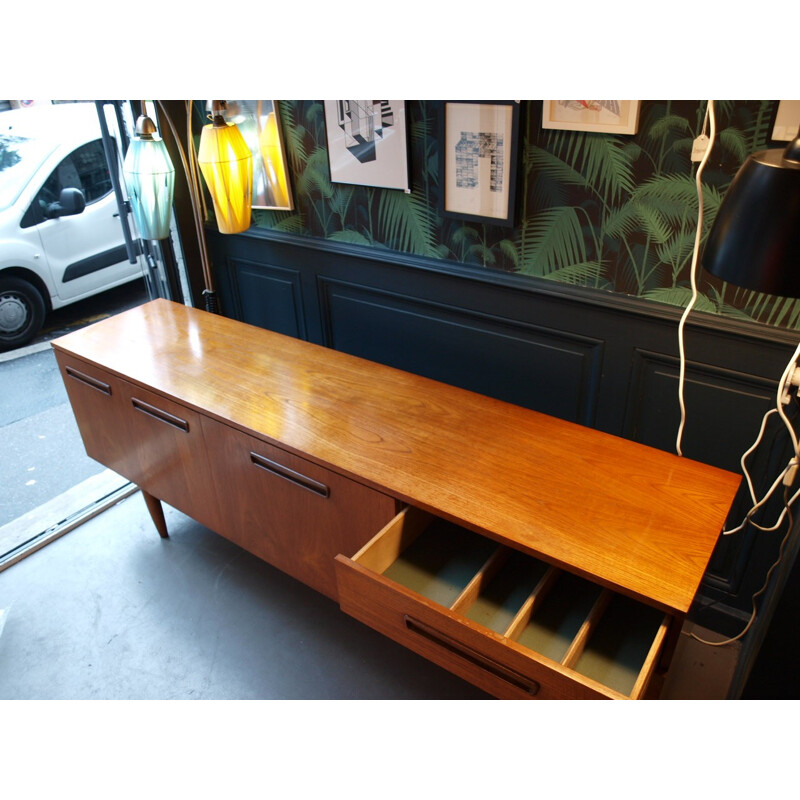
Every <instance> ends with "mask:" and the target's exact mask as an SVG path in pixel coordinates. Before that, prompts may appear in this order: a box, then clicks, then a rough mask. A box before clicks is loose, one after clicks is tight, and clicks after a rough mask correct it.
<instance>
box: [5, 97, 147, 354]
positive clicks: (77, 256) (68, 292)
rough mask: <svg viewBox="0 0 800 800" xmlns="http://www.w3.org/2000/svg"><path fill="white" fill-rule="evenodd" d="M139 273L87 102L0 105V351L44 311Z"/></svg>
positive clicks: (23, 335) (18, 341)
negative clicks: (130, 254)
mask: <svg viewBox="0 0 800 800" xmlns="http://www.w3.org/2000/svg"><path fill="white" fill-rule="evenodd" d="M111 130H112V131H113V128H112V129H111ZM134 236H135V235H134ZM142 274H143V270H142V259H141V257H139V258H138V259H137V263H135V264H131V263H130V261H129V259H128V254H127V251H126V249H125V240H124V237H123V232H122V225H121V223H120V218H119V211H118V208H117V203H116V198H115V195H114V191H113V187H112V184H111V177H110V175H109V172H108V166H107V162H106V157H105V152H104V150H103V142H102V139H101V132H100V123H99V121H98V117H97V110H96V107H95V104H94V103H75V104H57V105H51V106H44V107H35V108H29V109H15V110H11V111H2V112H0V350H1V349H8V348H10V347H18V346H19V345H22V344H25V343H26V342H28V341H30V340H31V339H32V338H33V337H34V336H35V334H36V333H37V331H38V330H39V329H40V328H41V326H42V323H43V321H44V318H45V316H46V314H47V313H48V312H50V311H52V310H54V309H57V308H61V307H63V306H66V305H68V304H70V303H74V302H76V301H78V300H83V299H84V298H86V297H90V296H91V295H94V294H98V293H99V292H103V291H106V290H107V289H112V288H114V287H115V286H120V285H121V284H123V283H127V282H128V281H132V280H134V279H136V278H141V277H142Z"/></svg>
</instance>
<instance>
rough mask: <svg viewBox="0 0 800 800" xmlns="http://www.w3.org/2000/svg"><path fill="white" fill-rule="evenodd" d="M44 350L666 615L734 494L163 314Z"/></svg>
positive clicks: (292, 344) (404, 383)
mask: <svg viewBox="0 0 800 800" xmlns="http://www.w3.org/2000/svg"><path fill="white" fill-rule="evenodd" d="M53 347H54V348H56V350H59V349H60V350H64V351H67V352H70V353H73V354H74V355H76V356H78V357H79V358H81V359H85V360H86V361H88V362H90V363H95V364H97V365H100V366H102V367H103V368H105V369H106V370H108V371H110V372H112V373H114V374H116V375H119V376H121V377H125V378H126V379H127V380H130V381H132V382H133V383H137V384H141V385H143V386H147V387H150V388H152V389H153V390H154V391H156V392H159V393H162V394H164V395H166V396H168V397H172V398H174V399H175V400H177V401H178V402H179V403H181V404H184V405H186V406H188V407H190V408H193V409H196V410H198V411H201V412H202V413H204V414H207V415H208V416H210V417H212V418H215V419H217V420H219V421H221V422H225V423H226V424H230V425H232V426H234V427H236V428H238V429H240V430H242V431H244V432H246V433H252V434H254V435H257V436H259V437H261V438H263V439H265V440H267V441H272V442H274V443H276V444H278V445H280V446H281V447H282V448H284V449H286V450H289V451H291V452H295V453H297V454H299V455H302V456H304V457H305V458H307V459H309V460H311V461H313V462H316V463H318V464H320V465H321V466H324V467H326V468H330V469H333V470H334V471H336V472H339V473H341V474H344V475H346V476H348V477H351V478H354V479H356V480H358V481H360V482H362V483H364V484H366V485H367V486H371V487H373V488H376V489H378V490H380V491H382V492H384V493H386V494H389V495H391V496H393V497H396V498H398V499H400V500H402V501H404V502H408V503H410V504H412V505H415V506H418V507H420V508H422V509H424V510H427V511H430V512H431V513H434V514H437V515H439V516H441V517H444V518H445V519H450V520H452V521H455V522H459V523H460V524H462V525H464V526H465V527H467V528H469V529H471V530H474V531H477V532H479V533H484V534H486V535H488V536H490V537H492V538H494V539H496V540H498V541H501V542H505V543H509V544H511V545H512V546H513V547H516V548H517V549H520V550H522V551H525V552H529V553H531V554H534V555H538V556H540V557H542V558H543V559H544V560H546V561H548V562H550V563H552V564H555V565H557V566H562V567H564V568H566V569H568V570H570V571H572V572H575V573H577V574H580V575H583V576H585V577H588V578H591V579H593V580H595V581H597V582H599V583H601V584H603V585H605V586H609V587H612V588H615V589H617V590H618V591H622V592H623V593H626V594H629V595H631V596H634V597H638V598H642V599H645V600H647V601H648V602H650V603H651V604H654V605H657V606H659V607H662V608H664V609H667V610H672V611H677V612H679V613H685V612H686V611H687V610H688V608H689V605H690V604H691V601H692V598H693V597H694V595H695V592H696V591H697V587H698V585H699V582H700V580H701V578H702V575H703V573H704V571H705V569H706V567H707V565H708V561H709V558H710V556H711V553H712V551H713V548H714V545H715V543H716V541H717V538H718V535H719V533H720V531H721V529H722V526H723V524H724V522H725V517H726V515H727V513H728V510H729V508H730V505H731V502H732V500H733V497H734V495H735V492H736V490H737V488H738V485H739V482H740V477H739V476H737V475H734V474H733V473H730V472H726V471H723V470H720V469H717V468H714V467H711V466H707V465H704V464H701V463H698V462H694V461H690V460H688V459H686V458H680V457H678V456H677V455H673V454H671V453H665V452H662V451H660V450H656V449H654V448H650V447H646V446H643V445H640V444H637V443H634V442H631V441H628V440H625V439H621V438H618V437H615V436H611V435H608V434H605V433H601V432H599V431H596V430H592V429H589V428H585V427H582V426H579V425H575V424H573V423H569V422H565V421H562V420H559V419H555V418H552V417H548V416H545V415H543V414H539V413H537V412H534V411H530V410H527V409H523V408H520V407H517V406H514V405H511V404H508V403H505V402H502V401H499V400H494V399H491V398H488V397H484V396H481V395H477V394H474V393H471V392H468V391H465V390H462V389H459V388H456V387H452V386H448V385H445V384H442V383H438V382H436V381H432V380H429V379H426V378H422V377H419V376H416V375H412V374H409V373H406V372H402V371H400V370H396V369H393V368H390V367H386V366H383V365H379V364H375V363H372V362H368V361H365V360H363V359H359V358H355V357H353V356H349V355H347V354H344V353H340V352H338V351H335V350H332V349H329V348H325V347H321V346H318V345H313V344H310V343H308V342H304V341H301V340H297V339H293V338H291V337H286V336H282V335H280V334H276V333H272V332H269V331H266V330H262V329H260V328H255V327H253V326H248V325H245V324H243V323H240V322H237V321H234V320H230V319H227V318H225V317H221V316H217V315H212V314H208V313H206V312H203V311H198V310H196V309H191V308H187V307H185V306H182V305H179V304H176V303H172V302H169V301H166V300H155V301H152V302H150V303H147V304H145V305H143V306H140V307H138V308H135V309H132V310H130V311H126V312H124V313H122V314H119V315H118V316H116V317H113V318H110V319H107V320H103V321H101V322H98V323H96V324H95V325H93V326H90V327H88V328H84V329H82V330H79V331H76V332H74V333H71V334H68V335H67V336H65V337H62V338H60V339H57V340H55V341H54V342H53ZM345 555H352V554H350V553H348V554H345Z"/></svg>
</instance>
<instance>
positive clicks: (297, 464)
mask: <svg viewBox="0 0 800 800" xmlns="http://www.w3.org/2000/svg"><path fill="white" fill-rule="evenodd" d="M202 424H203V434H204V437H205V440H206V444H207V447H208V451H209V455H210V458H211V459H212V460H213V462H214V470H215V474H216V475H217V476H218V494H219V501H220V506H221V509H222V513H223V520H222V522H221V524H220V527H219V528H218V529H217V531H218V533H221V534H222V535H223V536H225V537H227V538H228V539H230V540H231V541H234V542H236V543H237V544H238V545H240V546H241V547H243V548H245V549H246V550H248V551H249V552H251V553H253V554H255V555H257V556H258V557H259V558H262V559H264V560H265V561H268V562H269V563H270V564H272V565H273V566H276V567H278V569H280V570H282V571H284V572H286V573H288V574H289V575H291V576H292V577H294V578H297V579H298V580H301V581H303V582H304V583H306V584H307V585H309V586H311V587H313V588H314V589H316V590H317V591H319V592H322V593H324V594H326V595H328V596H329V597H331V598H334V599H335V598H336V596H337V595H336V577H335V573H334V558H335V556H336V555H337V554H338V553H341V552H348V551H349V552H353V551H354V550H356V549H358V548H359V547H361V546H362V545H363V544H364V543H365V542H367V541H369V539H370V538H371V537H372V536H373V535H374V533H375V531H376V530H377V529H379V528H381V527H382V526H383V525H385V524H386V522H387V521H388V520H390V519H392V517H394V515H395V514H396V512H397V503H396V501H395V500H394V499H393V498H390V497H388V496H387V495H384V494H381V493H380V492H377V491H375V490H373V489H370V488H368V487H366V486H364V485H362V484H360V483H357V482H356V481H352V480H350V479H349V478H346V477H344V476H342V475H339V474H338V473H336V472H333V471H332V470H329V469H326V468H324V467H321V466H319V465H318V464H314V463H313V462H311V461H308V460H307V459H304V458H301V457H300V456H297V455H294V454H293V453H289V452H287V451H285V450H282V449H281V448H279V447H275V446H274V445H272V444H269V443H268V442H265V441H263V440H261V439H257V438H255V437H252V436H248V435H246V434H244V433H242V432H241V431H237V430H235V429H233V428H231V427H229V426H227V425H223V424H222V423H219V422H217V421H215V420H212V419H209V418H207V417H204V418H203V423H202Z"/></svg>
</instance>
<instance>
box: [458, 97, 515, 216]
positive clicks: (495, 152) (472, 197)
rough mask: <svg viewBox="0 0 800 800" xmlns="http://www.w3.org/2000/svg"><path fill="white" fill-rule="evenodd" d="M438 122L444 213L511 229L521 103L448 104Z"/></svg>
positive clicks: (469, 102) (468, 102)
mask: <svg viewBox="0 0 800 800" xmlns="http://www.w3.org/2000/svg"><path fill="white" fill-rule="evenodd" d="M442 118H443V125H444V132H443V134H442V142H443V143H444V158H443V159H442V165H443V169H444V176H443V180H442V186H443V187H444V188H443V191H442V213H443V214H445V215H446V216H450V217H455V218H456V219H463V220H466V221H473V222H485V223H491V224H494V225H505V226H512V225H513V224H514V199H515V197H514V196H515V189H516V177H517V139H518V135H519V103H518V102H516V101H496V100H492V101H486V102H484V101H473V100H459V101H452V102H451V101H447V102H445V104H444V113H443V114H442Z"/></svg>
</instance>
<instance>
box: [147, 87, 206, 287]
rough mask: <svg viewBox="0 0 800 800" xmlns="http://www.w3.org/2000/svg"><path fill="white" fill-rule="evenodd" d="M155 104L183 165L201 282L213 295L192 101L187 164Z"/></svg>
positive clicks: (188, 108) (188, 110)
mask: <svg viewBox="0 0 800 800" xmlns="http://www.w3.org/2000/svg"><path fill="white" fill-rule="evenodd" d="M156 103H158V107H159V109H160V110H161V112H162V113H163V114H164V118H165V119H166V120H167V124H168V125H169V129H170V131H172V138H173V139H174V141H175V144H176V145H177V147H178V153H179V154H180V157H181V164H182V165H183V172H184V174H185V175H186V180H187V182H188V184H189V199H190V201H191V204H192V217H193V218H194V227H195V234H196V236H197V244H198V247H199V249H200V264H201V266H202V268H203V282H204V284H205V288H206V292H209V293H213V292H214V281H213V278H212V275H211V263H210V261H209V258H208V246H207V244H206V236H205V230H204V227H203V226H204V220H205V204H203V207H202V208H201V206H200V203H201V202H202V197H203V194H202V191H201V189H200V181H199V175H198V167H197V154H196V152H195V148H194V140H193V138H192V113H191V112H192V101H191V100H187V101H186V138H187V143H188V149H189V159H188V162H187V158H186V151H185V150H184V148H183V145H182V144H181V137H180V136H179V135H178V132H177V130H176V129H175V125H174V124H173V122H172V118H171V117H170V115H169V112H168V111H167V109H166V108H165V107H164V104H163V103H162V102H161V101H160V100H156Z"/></svg>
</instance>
